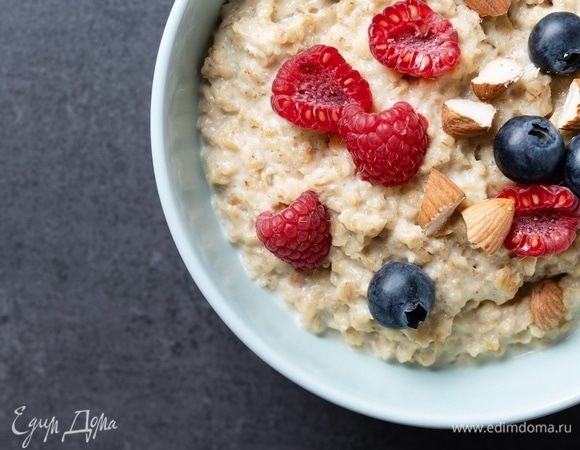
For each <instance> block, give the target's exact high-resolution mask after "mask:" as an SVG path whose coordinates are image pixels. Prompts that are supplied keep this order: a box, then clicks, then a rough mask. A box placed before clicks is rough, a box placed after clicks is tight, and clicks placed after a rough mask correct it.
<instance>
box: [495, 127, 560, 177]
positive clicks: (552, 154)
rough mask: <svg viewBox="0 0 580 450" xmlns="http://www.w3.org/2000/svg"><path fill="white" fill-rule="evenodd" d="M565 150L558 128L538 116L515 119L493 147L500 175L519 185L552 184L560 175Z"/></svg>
mask: <svg viewBox="0 0 580 450" xmlns="http://www.w3.org/2000/svg"><path fill="white" fill-rule="evenodd" d="M565 149H566V146H565V144H564V140H563V139H562V136H561V135H560V133H559V132H558V130H557V129H556V127H555V126H554V125H553V124H552V123H551V122H550V121H549V120H548V119H546V118H544V117H539V116H516V117H513V118H511V119H510V120H508V121H507V122H506V123H505V124H504V125H503V126H502V127H501V128H500V130H499V131H498V133H497V135H496V137H495V141H494V144H493V152H494V156H495V162H496V164H497V166H498V168H499V170H501V172H502V173H503V174H504V175H505V176H506V177H508V178H510V179H512V180H513V181H516V182H518V183H524V184H533V183H541V182H547V181H550V180H551V178H552V177H554V176H556V175H558V172H559V170H560V168H561V165H562V162H563V159H564V152H565Z"/></svg>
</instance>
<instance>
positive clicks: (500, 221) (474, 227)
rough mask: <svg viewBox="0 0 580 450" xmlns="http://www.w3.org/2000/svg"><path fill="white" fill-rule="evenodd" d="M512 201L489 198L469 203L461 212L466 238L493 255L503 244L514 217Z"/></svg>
mask: <svg viewBox="0 0 580 450" xmlns="http://www.w3.org/2000/svg"><path fill="white" fill-rule="evenodd" d="M514 210H515V207H514V201H513V200H512V199H508V198H491V199H487V200H483V201H481V202H479V203H476V204H474V205H471V206H470V207H468V208H466V209H464V210H463V211H462V213H461V215H462V216H463V220H465V225H466V227H467V240H468V241H469V242H470V243H472V244H473V245H476V246H477V247H480V248H482V249H483V250H484V251H485V252H486V253H488V254H489V255H493V254H494V253H495V252H496V251H497V250H498V249H499V248H500V247H501V246H502V244H503V242H504V240H505V238H506V236H507V235H508V233H509V231H510V228H511V226H512V222H513V219H514Z"/></svg>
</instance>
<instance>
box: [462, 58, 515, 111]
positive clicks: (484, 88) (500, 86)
mask: <svg viewBox="0 0 580 450" xmlns="http://www.w3.org/2000/svg"><path fill="white" fill-rule="evenodd" d="M523 74H524V69H523V68H522V66H520V64H519V63H518V62H517V61H516V60H514V59H510V58H496V59H494V60H492V61H490V62H489V63H488V64H486V65H485V66H484V67H483V68H482V69H481V70H480V72H479V75H478V76H477V77H475V78H474V79H473V80H471V88H472V89H473V93H474V94H475V95H476V96H477V98H479V99H480V100H481V101H483V102H489V101H491V100H493V99H495V98H496V97H498V96H499V95H500V94H501V93H502V92H504V91H505V90H506V89H507V88H508V87H509V86H511V85H512V84H513V83H515V82H516V81H518V80H519V79H520V78H521V77H522V75H523Z"/></svg>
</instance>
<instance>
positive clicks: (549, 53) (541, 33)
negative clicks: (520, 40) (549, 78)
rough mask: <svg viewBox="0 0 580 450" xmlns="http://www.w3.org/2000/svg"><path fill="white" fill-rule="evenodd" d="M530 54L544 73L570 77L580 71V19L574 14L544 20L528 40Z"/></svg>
mask: <svg viewBox="0 0 580 450" xmlns="http://www.w3.org/2000/svg"><path fill="white" fill-rule="evenodd" d="M528 51H529V55H530V59H531V60H532V62H533V63H534V64H535V65H536V66H537V67H538V68H539V69H540V70H541V71H542V72H544V73H548V74H555V75H558V74H570V73H572V72H575V71H576V70H578V69H580V17H578V16H577V15H576V14H573V13H570V12H554V13H551V14H548V15H547V16H545V17H543V18H542V19H541V20H540V21H539V22H538V23H537V24H536V26H535V27H534V28H533V29H532V32H531V33H530V36H529V37H528Z"/></svg>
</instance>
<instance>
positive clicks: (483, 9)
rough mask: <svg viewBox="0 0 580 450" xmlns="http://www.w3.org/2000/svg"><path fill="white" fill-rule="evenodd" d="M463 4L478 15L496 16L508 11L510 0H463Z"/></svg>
mask: <svg viewBox="0 0 580 450" xmlns="http://www.w3.org/2000/svg"><path fill="white" fill-rule="evenodd" d="M465 4H466V5H467V6H469V7H470V8H471V9H472V10H474V11H475V12H476V13H477V14H479V15H480V17H484V16H491V17H497V16H501V15H503V14H505V13H507V12H508V10H509V9H510V6H511V4H512V0H465Z"/></svg>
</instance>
